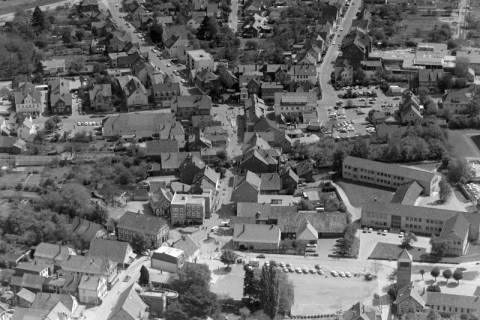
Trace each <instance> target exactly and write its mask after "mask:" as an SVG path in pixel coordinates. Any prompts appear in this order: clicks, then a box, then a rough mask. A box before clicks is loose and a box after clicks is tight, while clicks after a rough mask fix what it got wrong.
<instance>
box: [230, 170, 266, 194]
mask: <svg viewBox="0 0 480 320" xmlns="http://www.w3.org/2000/svg"><path fill="white" fill-rule="evenodd" d="M244 182H245V183H248V184H249V185H251V186H252V187H254V188H255V189H256V190H258V191H260V185H261V183H262V180H261V179H260V177H259V176H258V175H257V174H255V173H254V172H252V171H247V174H246V175H245V176H244V177H240V179H239V180H238V181H237V183H236V186H235V189H236V188H237V187H239V186H240V185H241V184H243V183H244Z"/></svg>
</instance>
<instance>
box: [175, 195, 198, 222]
mask: <svg viewBox="0 0 480 320" xmlns="http://www.w3.org/2000/svg"><path fill="white" fill-rule="evenodd" d="M204 218H205V199H204V198H203V197H202V195H196V194H183V193H176V194H175V195H174V196H173V198H172V203H171V205H170V220H171V221H170V222H171V224H172V225H184V224H202V223H203V220H204Z"/></svg>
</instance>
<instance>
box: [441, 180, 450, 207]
mask: <svg viewBox="0 0 480 320" xmlns="http://www.w3.org/2000/svg"><path fill="white" fill-rule="evenodd" d="M438 188H439V191H438V194H439V200H440V203H445V202H447V200H448V198H450V195H451V194H452V188H451V187H450V184H449V183H448V182H447V181H446V179H445V177H442V178H441V180H440V182H439V183H438Z"/></svg>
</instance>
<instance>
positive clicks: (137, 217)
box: [117, 212, 168, 234]
mask: <svg viewBox="0 0 480 320" xmlns="http://www.w3.org/2000/svg"><path fill="white" fill-rule="evenodd" d="M164 227H168V224H167V222H166V221H165V220H164V219H162V218H159V217H155V216H150V215H147V214H140V213H135V212H126V213H125V214H124V215H123V216H122V217H121V218H120V219H119V220H118V223H117V228H122V229H126V230H132V231H134V232H139V233H147V234H156V233H158V232H159V231H160V230H161V229H162V228H164Z"/></svg>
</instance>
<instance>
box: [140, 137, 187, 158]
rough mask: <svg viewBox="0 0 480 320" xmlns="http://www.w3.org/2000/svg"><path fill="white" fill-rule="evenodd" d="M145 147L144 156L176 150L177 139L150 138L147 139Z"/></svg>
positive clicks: (158, 154) (177, 149)
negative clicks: (149, 139) (150, 139)
mask: <svg viewBox="0 0 480 320" xmlns="http://www.w3.org/2000/svg"><path fill="white" fill-rule="evenodd" d="M145 144H146V148H145V155H146V156H149V157H151V156H160V154H162V153H165V152H178V151H179V148H178V142H177V140H152V141H147V142H146V143H145Z"/></svg>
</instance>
